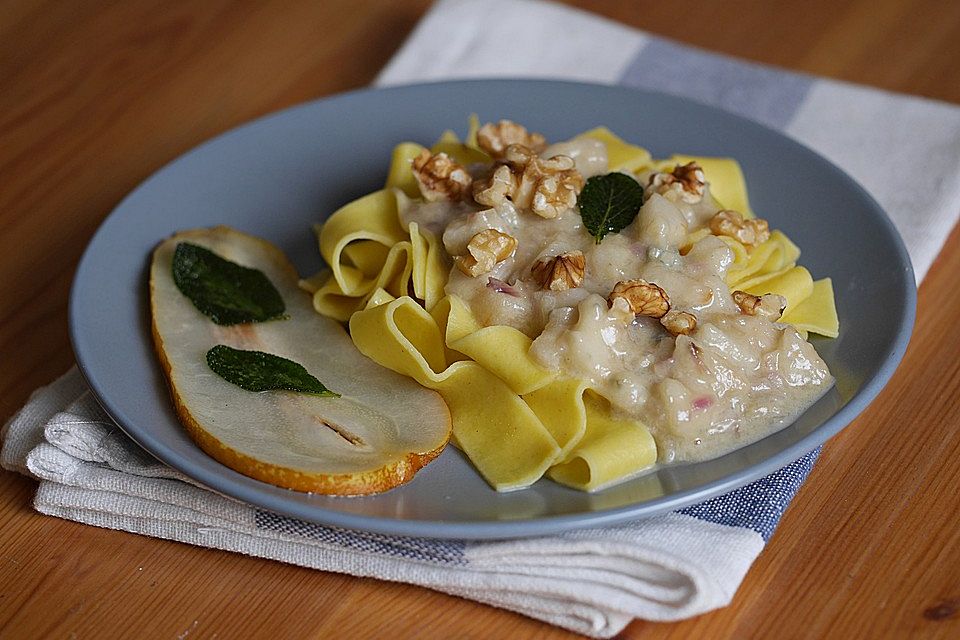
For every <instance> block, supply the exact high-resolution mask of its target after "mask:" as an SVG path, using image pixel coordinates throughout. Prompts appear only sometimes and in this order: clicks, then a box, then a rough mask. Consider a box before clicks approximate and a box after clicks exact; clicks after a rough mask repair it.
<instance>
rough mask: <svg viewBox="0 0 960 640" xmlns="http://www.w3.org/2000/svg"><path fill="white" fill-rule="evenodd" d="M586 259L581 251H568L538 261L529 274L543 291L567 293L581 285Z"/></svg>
mask: <svg viewBox="0 0 960 640" xmlns="http://www.w3.org/2000/svg"><path fill="white" fill-rule="evenodd" d="M586 264H587V259H586V258H585V257H584V255H583V252H582V251H570V252H569V253H562V254H560V255H558V256H553V257H550V258H545V259H540V260H537V262H536V263H535V264H534V265H533V268H532V269H531V270H530V273H531V274H532V275H533V277H534V279H535V280H536V281H537V282H539V283H540V287H541V288H543V289H550V290H551V291H567V290H568V289H575V288H577V287H579V286H580V285H581V284H582V283H583V272H584V269H585V268H586Z"/></svg>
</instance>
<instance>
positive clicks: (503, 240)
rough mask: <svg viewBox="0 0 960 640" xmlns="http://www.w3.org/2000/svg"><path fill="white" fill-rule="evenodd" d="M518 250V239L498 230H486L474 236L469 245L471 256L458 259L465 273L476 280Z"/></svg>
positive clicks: (458, 265)
mask: <svg viewBox="0 0 960 640" xmlns="http://www.w3.org/2000/svg"><path fill="white" fill-rule="evenodd" d="M516 249H517V239H516V238H514V237H513V236H511V235H510V234H507V233H503V232H501V231H497V230H496V229H484V230H483V231H481V232H480V233H477V234H474V236H473V237H472V238H470V242H468V243H467V251H468V252H469V255H466V256H460V257H458V258H457V259H456V262H457V267H458V268H459V269H460V271H462V272H463V273H465V274H467V275H468V276H471V277H473V278H476V277H477V276H479V275H483V274H484V273H487V272H489V271H491V270H492V269H493V268H494V267H495V266H496V264H497V263H498V262H503V261H504V260H506V259H507V258H509V257H510V256H512V255H513V252H514V251H516Z"/></svg>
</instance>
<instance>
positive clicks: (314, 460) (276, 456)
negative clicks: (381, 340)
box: [150, 227, 450, 495]
mask: <svg viewBox="0 0 960 640" xmlns="http://www.w3.org/2000/svg"><path fill="white" fill-rule="evenodd" d="M184 241H186V242H190V243H193V244H196V245H200V246H202V247H206V248H207V249H209V250H211V251H213V252H214V253H216V254H218V255H220V256H222V257H223V258H226V259H227V260H230V261H232V262H235V263H237V264H240V265H243V266H246V267H251V268H254V269H259V270H260V271H262V272H263V273H264V274H265V275H266V276H267V278H269V279H270V281H271V282H272V283H273V285H274V286H275V287H276V288H277V290H278V291H279V292H280V295H281V296H283V299H284V302H285V303H286V307H287V309H286V314H287V316H288V317H287V318H286V319H281V320H271V321H268V322H260V323H248V324H238V325H233V326H220V325H217V324H215V323H214V322H212V321H211V320H210V319H209V318H208V317H207V316H205V315H203V314H202V313H200V311H198V310H197V309H196V307H194V306H193V303H191V301H190V300H189V299H188V298H187V297H186V296H184V295H183V294H182V293H181V292H180V290H179V289H178V288H177V286H176V284H175V283H174V281H173V275H172V263H173V253H174V250H175V249H176V246H177V244H178V243H180V242H184ZM297 282H298V276H297V272H296V270H295V269H294V267H293V265H291V264H290V262H289V261H288V260H287V259H286V257H285V256H284V255H283V253H282V252H281V251H280V250H279V249H277V248H276V247H275V246H273V245H271V244H270V243H269V242H266V241H265V240H261V239H259V238H255V237H253V236H249V235H246V234H244V233H241V232H239V231H236V230H234V229H230V228H228V227H216V228H213V229H195V230H190V231H183V232H180V233H177V234H176V235H174V236H173V237H171V238H169V239H167V240H165V241H164V242H163V243H161V244H160V245H159V246H158V247H157V249H156V250H155V251H154V253H153V262H152V264H151V268H150V306H151V311H152V315H153V339H154V345H155V347H156V350H157V354H158V355H159V357H160V362H161V364H162V366H163V369H164V371H165V373H166V375H167V381H168V383H169V387H170V394H171V396H172V398H173V403H174V406H175V408H176V412H177V415H178V416H179V418H180V421H181V422H182V423H183V425H184V427H186V429H187V431H188V432H189V434H190V436H191V437H192V438H193V440H194V441H195V442H196V443H197V444H198V445H199V446H200V448H201V449H203V450H204V451H205V452H206V453H207V454H209V455H210V456H212V457H213V458H215V459H216V460H218V461H219V462H221V463H223V464H225V465H226V466H228V467H230V468H231V469H234V470H236V471H238V472H240V473H242V474H244V475H247V476H250V477H252V478H256V479H258V480H262V481H263V482H268V483H270V484H274V485H277V486H280V487H287V488H289V489H295V490H298V491H309V492H313V493H323V494H331V495H364V494H370V493H378V492H381V491H386V490H387V489H390V488H392V487H395V486H397V485H400V484H403V483H405V482H408V481H409V480H410V479H411V478H413V476H414V474H415V473H416V472H417V471H418V470H419V469H421V468H422V467H423V466H424V465H426V464H427V463H428V462H430V461H431V460H432V459H433V458H435V457H436V456H437V455H439V454H440V451H441V450H442V449H443V447H444V445H446V443H447V440H448V439H449V437H450V412H449V410H448V409H447V406H446V405H445V404H444V402H443V400H442V399H441V398H440V396H439V395H438V394H437V393H436V392H434V391H430V390H428V389H425V388H423V387H421V386H420V385H419V384H417V383H416V382H414V381H413V380H411V379H409V378H407V377H405V376H402V375H400V374H398V373H394V372H393V371H390V370H388V369H385V368H383V367H381V366H380V365H378V364H376V363H375V362H373V361H372V360H370V359H368V358H367V357H366V356H364V355H363V354H361V353H360V352H359V351H357V349H356V347H354V345H353V342H352V341H351V340H350V337H349V336H348V335H347V333H346V331H345V330H344V329H343V327H342V326H341V325H339V324H338V323H337V322H335V321H334V320H331V319H329V318H325V317H323V316H321V315H319V314H317V312H316V311H314V310H313V306H312V303H311V299H310V296H309V295H308V294H307V293H306V292H304V291H302V290H301V289H300V288H299V287H298V286H297ZM217 344H225V345H228V346H231V347H234V348H236V349H245V350H257V351H264V352H266V353H272V354H274V355H278V356H282V357H284V358H288V359H290V360H293V361H295V362H298V363H300V364H301V365H303V366H304V367H305V368H306V369H307V371H309V372H310V373H311V374H313V375H314V376H315V377H317V378H319V379H320V381H321V382H323V384H325V385H326V386H327V388H329V389H330V390H331V391H335V392H337V393H339V394H341V397H339V398H334V397H318V396H313V395H308V394H301V393H295V392H289V391H267V392H260V393H255V392H250V391H245V390H244V389H241V388H240V387H238V386H236V385H234V384H231V383H230V382H227V381H226V380H224V379H223V378H221V377H220V376H218V375H217V374H215V373H214V372H213V371H212V370H211V369H210V368H209V366H208V365H207V361H206V353H207V351H208V350H209V349H210V348H212V347H213V346H215V345H217Z"/></svg>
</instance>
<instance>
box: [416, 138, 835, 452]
mask: <svg viewBox="0 0 960 640" xmlns="http://www.w3.org/2000/svg"><path fill="white" fill-rule="evenodd" d="M598 145H599V146H598ZM556 153H563V154H564V155H569V156H570V157H572V158H573V159H574V161H575V162H576V165H577V168H578V170H579V171H580V172H581V173H582V174H583V175H584V177H585V178H586V177H589V176H591V175H596V174H601V173H605V172H606V170H607V169H606V164H607V163H606V153H605V149H604V148H603V145H602V143H599V142H596V141H592V140H586V141H577V140H574V141H569V142H564V143H559V144H555V145H552V146H551V147H549V148H548V149H547V150H546V151H545V152H544V153H543V154H542V156H543V157H550V156H551V155H553V154H556ZM483 170H484V168H482V167H476V168H472V171H473V172H474V173H475V174H478V173H479V172H482V171H483ZM643 179H644V176H641V181H643ZM707 180H709V176H707ZM642 183H643V182H642ZM717 211H718V209H717V207H716V206H714V204H713V200H712V198H711V197H710V195H709V186H708V187H707V192H706V193H705V194H704V197H703V199H702V200H701V201H700V202H697V203H695V204H690V203H686V202H683V201H682V199H680V198H669V197H664V196H662V195H659V194H653V195H651V196H650V197H649V198H648V199H647V200H646V201H645V202H644V204H643V206H642V207H641V209H640V212H639V214H638V216H637V218H636V219H635V220H634V222H633V223H632V224H631V225H630V226H628V227H627V228H625V229H624V230H623V231H621V232H620V233H611V234H608V235H607V236H606V237H604V239H603V241H602V243H600V244H596V243H595V241H594V239H593V237H592V236H591V235H590V234H589V233H588V232H587V231H586V230H585V229H584V228H583V224H582V220H581V218H580V215H579V213H578V212H577V211H576V210H570V211H567V212H566V213H563V214H561V215H560V216H558V217H557V218H553V219H545V218H541V217H539V216H537V215H534V214H533V213H530V212H526V211H525V212H520V211H517V210H516V209H515V208H514V206H513V205H512V204H511V203H510V202H509V201H506V202H504V203H503V204H502V205H500V206H498V207H496V208H489V209H480V208H478V205H467V204H463V203H456V204H452V203H448V202H433V203H423V202H420V201H406V202H404V203H402V206H401V221H402V222H403V223H404V224H406V223H408V222H417V223H419V224H420V225H421V226H422V227H425V228H427V229H429V230H430V231H431V232H433V233H434V234H435V235H437V236H438V237H442V239H443V245H444V248H445V249H446V251H447V253H448V254H449V255H451V256H461V255H464V254H465V253H466V246H467V243H468V242H469V241H470V239H471V238H472V237H473V236H474V234H477V233H479V232H481V231H483V230H485V229H496V230H498V231H501V232H503V233H506V234H509V235H510V236H512V237H514V238H515V239H516V240H517V248H516V251H515V252H514V254H513V255H512V256H511V257H510V258H508V259H506V260H504V261H502V262H500V263H498V264H497V265H496V266H495V267H494V269H493V270H492V271H490V272H489V273H486V274H484V275H481V276H478V277H470V276H468V275H466V274H464V273H462V272H461V271H460V270H459V269H458V268H456V267H454V268H452V269H451V271H450V277H449V281H448V283H447V285H446V293H448V294H453V295H457V296H459V297H460V298H461V299H463V300H464V301H465V302H466V304H467V305H468V306H469V308H470V310H471V311H472V312H473V314H474V315H475V316H476V318H477V319H478V320H479V321H480V322H481V323H482V324H483V325H486V326H489V325H509V326H513V327H516V328H517V329H519V330H520V331H522V332H524V333H525V334H527V335H528V336H530V337H531V338H533V346H532V348H531V354H532V356H533V357H534V358H535V359H536V360H537V361H538V362H540V363H541V364H542V365H543V366H545V367H547V368H549V369H552V370H557V371H560V372H561V373H562V374H564V375H567V376H571V377H575V378H579V379H584V380H587V381H589V384H590V386H591V387H592V388H593V389H594V390H595V391H596V392H597V393H599V394H600V395H602V396H603V397H605V398H606V399H607V400H608V401H609V402H610V404H611V407H612V409H613V411H614V413H615V414H617V415H619V416H622V417H628V418H631V419H637V420H641V421H643V422H644V423H645V424H646V425H647V426H648V427H649V428H650V430H651V432H652V433H653V436H654V438H655V440H656V442H657V445H658V451H659V454H658V455H659V462H661V463H669V462H680V461H692V460H705V459H710V458H714V457H717V456H719V455H722V454H723V453H726V452H728V451H730V450H732V449H735V448H738V447H740V446H744V445H746V444H748V443H750V442H753V441H755V440H757V439H759V438H761V437H763V436H765V435H768V434H770V433H772V432H773V431H776V430H777V429H779V428H781V427H782V426H783V425H784V424H785V423H786V420H787V419H788V418H790V417H792V416H795V415H797V414H798V413H800V412H801V411H802V410H803V409H805V408H806V407H808V406H810V405H811V404H813V403H814V402H815V401H816V400H817V399H818V398H819V397H820V396H821V395H822V394H823V393H824V392H825V391H826V390H827V389H828V388H829V387H830V385H831V384H832V381H833V378H832V377H831V375H830V373H829V371H828V369H827V366H826V364H825V363H824V362H823V360H822V359H821V358H820V356H819V355H818V354H817V352H816V351H815V350H814V348H813V346H812V345H810V343H808V342H807V341H805V340H804V339H803V338H802V337H801V336H800V335H799V333H797V331H796V330H795V329H793V328H792V327H791V326H789V325H785V324H781V323H775V322H771V321H770V320H768V319H766V318H763V317H760V316H748V315H743V314H742V313H740V310H739V308H738V307H737V305H736V304H735V303H734V302H733V300H732V298H731V295H730V294H731V292H730V290H729V288H728V287H727V285H726V282H725V276H726V273H727V270H728V269H729V267H730V265H731V264H732V262H733V253H732V251H731V250H730V249H729V247H727V245H726V244H725V243H724V242H723V241H721V240H720V239H718V238H716V237H713V236H707V237H706V238H704V239H703V240H701V241H700V242H698V243H697V244H695V245H694V246H693V248H692V249H691V250H690V251H689V252H688V253H687V254H686V255H681V253H680V247H681V245H682V244H683V242H684V239H685V238H686V237H687V235H688V234H689V233H690V232H692V231H694V230H697V229H699V228H702V227H703V226H705V224H706V222H707V221H708V220H709V219H710V218H711V217H712V216H713V215H714V214H716V213H717ZM575 250H579V251H582V252H583V254H584V256H585V259H586V268H585V271H584V278H583V282H582V284H581V286H579V287H576V288H573V289H569V290H567V291H551V290H549V289H546V290H544V289H542V288H541V286H540V284H539V283H538V282H537V281H536V280H535V278H533V277H532V276H531V268H532V266H533V265H534V264H535V263H536V262H537V261H538V260H539V259H541V258H549V257H552V256H557V255H559V254H562V253H565V252H570V251H575ZM635 278H642V279H644V280H646V281H648V282H653V283H656V284H657V285H658V286H660V287H661V288H663V289H664V290H665V291H666V292H667V294H668V295H669V298H670V302H671V309H675V310H678V311H688V312H691V313H693V314H695V315H696V317H697V320H698V324H697V328H696V329H695V330H694V331H693V332H692V333H691V334H689V335H680V336H677V337H674V336H672V335H671V334H670V333H669V332H667V331H666V330H665V329H664V328H663V327H662V326H661V324H660V322H659V321H657V320H655V319H652V318H646V317H633V314H632V313H629V312H626V313H627V314H628V316H627V317H624V313H625V312H624V311H622V310H619V309H617V308H613V309H611V308H609V305H608V304H607V301H606V296H607V295H608V294H609V293H610V291H611V290H612V289H613V287H614V286H615V285H616V284H617V282H620V281H623V280H630V279H635Z"/></svg>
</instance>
